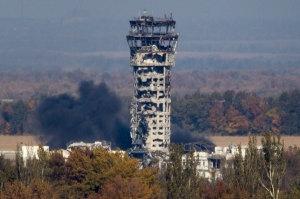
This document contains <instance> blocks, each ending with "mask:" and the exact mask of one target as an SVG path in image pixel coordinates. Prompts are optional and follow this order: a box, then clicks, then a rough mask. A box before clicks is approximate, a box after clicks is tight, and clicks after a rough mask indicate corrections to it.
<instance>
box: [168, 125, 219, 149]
mask: <svg viewBox="0 0 300 199" xmlns="http://www.w3.org/2000/svg"><path fill="white" fill-rule="evenodd" d="M171 142H172V143H176V144H186V143H190V142H200V143H202V144H203V145H204V146H205V147H206V148H207V149H208V150H210V151H213V150H214V148H215V146H216V145H215V144H214V143H212V142H211V141H210V140H209V139H208V138H206V137H204V136H203V135H197V134H193V133H192V132H191V131H189V130H187V129H183V128H181V127H179V126H178V125H177V124H172V125H171Z"/></svg>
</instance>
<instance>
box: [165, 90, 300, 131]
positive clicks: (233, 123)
mask: <svg viewBox="0 0 300 199" xmlns="http://www.w3.org/2000/svg"><path fill="white" fill-rule="evenodd" d="M299 100H300V91H299V90H293V91H285V92H283V93H281V95H280V96H279V97H265V98H262V97H259V96H257V95H256V94H255V93H247V92H244V91H240V92H235V91H233V90H227V91H225V92H224V93H217V92H214V93H211V94H202V93H194V94H192V95H186V96H185V97H184V98H183V99H180V98H177V99H176V98H175V99H173V101H172V114H171V117H172V122H173V123H175V124H178V125H180V126H181V127H183V128H187V129H189V130H191V131H193V132H198V133H209V134H213V135H247V134H249V133H251V134H260V133H261V132H265V131H271V132H274V133H279V132H280V133H281V134H285V135H299V134H300V102H299Z"/></svg>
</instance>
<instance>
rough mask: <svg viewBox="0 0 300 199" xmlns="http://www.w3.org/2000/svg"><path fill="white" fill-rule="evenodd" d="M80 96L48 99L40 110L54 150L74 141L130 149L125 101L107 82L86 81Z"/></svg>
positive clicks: (43, 128)
mask: <svg viewBox="0 0 300 199" xmlns="http://www.w3.org/2000/svg"><path fill="white" fill-rule="evenodd" d="M78 93H79V97H78V98H75V97H72V96H70V95H67V94H61V95H58V96H53V97H48V98H46V99H44V100H43V101H42V102H41V104H40V105H39V107H38V108H37V118H38V123H39V127H40V129H41V131H42V133H43V139H44V140H45V141H46V143H47V144H48V145H49V146H50V147H52V148H65V147H66V144H67V143H68V142H69V141H71V140H76V141H84V142H94V141H97V140H98V141H101V140H107V141H111V142H112V147H113V148H115V147H120V148H121V149H127V148H129V147H130V146H131V138H130V133H129V132H130V128H129V117H128V112H129V111H128V110H126V106H125V105H124V104H123V102H122V100H121V99H120V98H119V97H118V96H117V95H116V94H115V93H114V92H112V91H110V90H109V88H108V87H107V85H106V84H105V83H100V84H99V85H95V84H94V83H93V82H92V81H83V82H81V83H80V85H79V89H78ZM126 114H127V115H126Z"/></svg>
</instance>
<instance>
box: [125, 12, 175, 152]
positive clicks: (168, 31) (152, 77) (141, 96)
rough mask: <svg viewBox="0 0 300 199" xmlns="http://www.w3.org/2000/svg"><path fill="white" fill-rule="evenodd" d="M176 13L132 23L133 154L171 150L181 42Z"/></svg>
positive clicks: (146, 17) (130, 44) (129, 36)
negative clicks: (172, 91) (173, 79)
mask: <svg viewBox="0 0 300 199" xmlns="http://www.w3.org/2000/svg"><path fill="white" fill-rule="evenodd" d="M175 24H176V21H174V20H173V18H172V14H171V15H170V16H165V17H163V18H154V17H153V16H151V15H146V13H145V11H144V15H143V16H140V17H137V18H134V19H133V20H130V27H131V30H130V31H129V34H128V35H127V42H128V45H129V48H130V65H131V66H132V68H133V78H134V97H133V100H132V107H131V115H132V118H131V131H130V134H131V138H132V149H131V150H132V152H133V153H142V152H145V151H147V152H153V151H157V150H158V151H163V152H167V151H168V145H169V144H170V135H171V126H170V111H171V106H170V105H171V95H170V81H171V68H172V66H174V64H175V62H174V55H175V50H176V46H177V41H178V36H179V34H178V33H175V32H174V30H175Z"/></svg>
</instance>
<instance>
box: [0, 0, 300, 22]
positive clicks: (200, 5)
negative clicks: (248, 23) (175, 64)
mask: <svg viewBox="0 0 300 199" xmlns="http://www.w3.org/2000/svg"><path fill="white" fill-rule="evenodd" d="M22 2H23V3H22ZM22 5H23V16H24V17H25V18H34V19H57V18H65V17H67V15H68V12H70V11H72V10H74V9H82V10H85V11H86V12H88V13H89V14H90V16H91V18H92V19H97V20H100V21H101V20H102V19H114V20H123V19H124V18H125V19H130V18H131V17H132V16H133V15H138V12H139V10H140V11H141V12H142V10H143V9H147V11H148V12H150V13H152V11H153V14H154V15H156V16H161V15H163V14H164V13H169V12H172V13H173V15H174V16H176V18H177V19H180V20H188V19H208V20H210V19H214V20H218V19H224V18H226V19H228V20H231V19H248V18H265V19H300V12H299V8H300V1H299V0H286V1H283V0H188V1H184V0H147V1H146V0H111V1H110V0H1V1H0V18H18V17H20V16H21V15H22V14H21V13H22Z"/></svg>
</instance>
